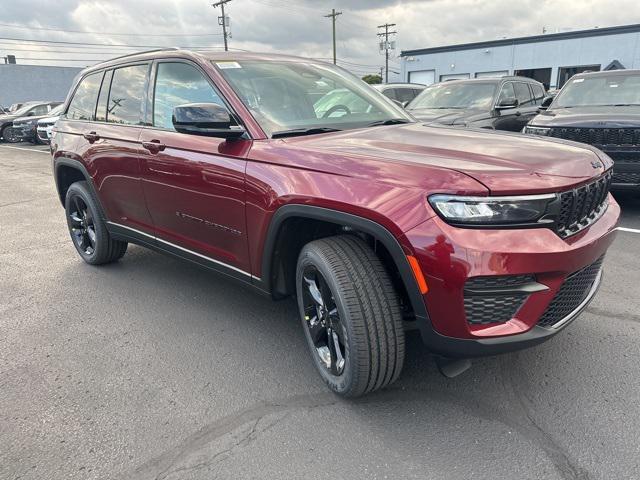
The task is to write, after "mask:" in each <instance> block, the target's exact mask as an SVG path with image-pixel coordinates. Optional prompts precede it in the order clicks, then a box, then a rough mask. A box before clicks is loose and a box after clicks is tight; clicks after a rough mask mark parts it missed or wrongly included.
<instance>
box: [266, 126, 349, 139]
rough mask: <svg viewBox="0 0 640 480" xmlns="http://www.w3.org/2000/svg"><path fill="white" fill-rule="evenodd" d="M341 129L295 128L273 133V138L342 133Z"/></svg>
mask: <svg viewBox="0 0 640 480" xmlns="http://www.w3.org/2000/svg"><path fill="white" fill-rule="evenodd" d="M340 131H341V130H340V129H339V128H332V127H311V128H293V129H291V130H280V131H279V132H273V133H272V134H271V138H281V137H298V136H302V135H314V134H317V133H328V132H340Z"/></svg>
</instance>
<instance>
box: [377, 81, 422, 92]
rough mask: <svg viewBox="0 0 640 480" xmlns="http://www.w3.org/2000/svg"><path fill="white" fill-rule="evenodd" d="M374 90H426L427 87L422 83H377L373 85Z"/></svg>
mask: <svg viewBox="0 0 640 480" xmlns="http://www.w3.org/2000/svg"><path fill="white" fill-rule="evenodd" d="M371 86H372V87H373V88H376V89H378V90H382V89H384V88H397V87H400V88H421V87H422V88H424V87H426V85H423V84H422V83H402V82H391V83H376V84H375V85H371Z"/></svg>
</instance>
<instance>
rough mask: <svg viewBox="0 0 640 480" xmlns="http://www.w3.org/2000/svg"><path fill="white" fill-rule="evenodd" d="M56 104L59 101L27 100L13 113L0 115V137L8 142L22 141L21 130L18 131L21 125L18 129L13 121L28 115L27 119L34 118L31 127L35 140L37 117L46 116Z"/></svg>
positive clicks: (20, 119)
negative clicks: (32, 126)
mask: <svg viewBox="0 0 640 480" xmlns="http://www.w3.org/2000/svg"><path fill="white" fill-rule="evenodd" d="M57 105H60V102H27V103H25V104H24V105H22V107H20V108H19V109H17V110H16V111H14V112H13V113H10V114H8V115H0V138H2V139H3V140H4V141H5V142H9V143H15V142H20V141H22V139H23V137H24V134H23V132H21V131H20V130H21V129H22V126H21V127H20V129H18V128H14V125H13V122H14V121H15V120H19V122H20V123H21V122H22V119H23V117H29V118H28V120H32V119H35V123H34V128H33V135H34V141H35V132H36V130H35V124H37V123H38V118H42V117H45V116H47V115H48V114H49V112H50V111H51V109H52V108H53V107H55V106H57ZM25 120H27V118H25Z"/></svg>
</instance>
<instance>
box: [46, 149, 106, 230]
mask: <svg viewBox="0 0 640 480" xmlns="http://www.w3.org/2000/svg"><path fill="white" fill-rule="evenodd" d="M53 165H54V167H53V171H54V175H53V176H54V179H55V182H56V190H57V191H58V197H59V198H60V203H61V204H62V206H63V207H64V204H65V198H66V196H67V190H69V187H70V186H71V185H72V184H73V183H75V182H81V181H83V180H84V181H86V182H87V185H88V186H89V190H90V191H91V194H92V195H93V198H94V200H95V201H96V204H97V205H98V209H99V210H100V216H101V217H102V218H103V219H104V220H107V217H106V216H105V214H104V209H103V208H102V204H101V203H100V199H99V197H98V195H97V192H96V190H95V188H94V185H93V180H92V178H91V175H89V172H88V171H87V169H86V168H85V166H84V165H83V164H82V162H80V161H78V160H73V159H70V158H56V159H54V164H53Z"/></svg>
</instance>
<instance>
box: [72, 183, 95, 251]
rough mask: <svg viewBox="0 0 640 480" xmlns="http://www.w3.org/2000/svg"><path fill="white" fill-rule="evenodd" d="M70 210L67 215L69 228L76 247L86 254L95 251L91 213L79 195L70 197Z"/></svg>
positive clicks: (93, 225)
mask: <svg viewBox="0 0 640 480" xmlns="http://www.w3.org/2000/svg"><path fill="white" fill-rule="evenodd" d="M70 200H71V212H70V213H69V214H68V215H69V228H70V229H71V236H72V237H73V241H74V242H75V244H76V247H77V248H78V250H80V251H81V252H84V253H85V254H86V255H87V256H91V255H93V254H94V253H95V251H96V226H95V224H94V220H93V218H94V217H93V213H92V212H91V210H90V209H89V207H88V206H87V204H86V203H85V202H84V200H83V199H82V197H80V195H73V196H72V197H71V199H70Z"/></svg>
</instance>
